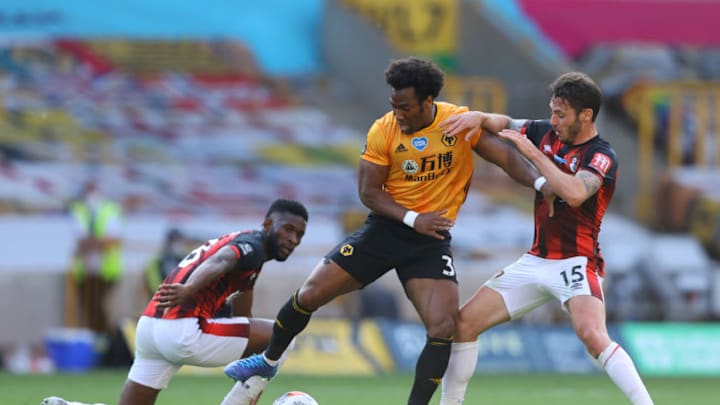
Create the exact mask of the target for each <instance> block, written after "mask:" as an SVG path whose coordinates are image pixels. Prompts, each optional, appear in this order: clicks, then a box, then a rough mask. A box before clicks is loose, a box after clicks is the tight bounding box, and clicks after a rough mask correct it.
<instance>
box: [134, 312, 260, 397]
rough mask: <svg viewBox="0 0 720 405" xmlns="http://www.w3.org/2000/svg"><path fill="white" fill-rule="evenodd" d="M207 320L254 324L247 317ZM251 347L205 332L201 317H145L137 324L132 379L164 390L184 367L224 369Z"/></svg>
mask: <svg viewBox="0 0 720 405" xmlns="http://www.w3.org/2000/svg"><path fill="white" fill-rule="evenodd" d="M207 321H208V322H211V323H214V322H218V323H220V322H221V323H223V324H245V325H247V324H249V323H250V321H249V320H248V318H244V317H234V318H223V319H222V320H215V319H208V320H207ZM247 344H248V338H247V337H238V336H218V335H212V334H208V333H204V332H203V331H202V330H201V329H200V321H199V319H198V318H181V319H160V318H151V317H147V316H143V317H140V320H138V323H137V330H136V334H135V360H134V361H133V364H132V367H130V372H129V373H128V379H129V380H132V381H134V382H136V383H138V384H142V385H145V386H148V387H151V388H155V389H164V388H166V387H167V385H168V383H169V382H170V379H171V378H172V377H173V376H174V375H175V373H177V371H178V370H179V369H180V367H181V366H183V365H193V366H201V367H219V366H224V365H225V364H227V363H229V362H230V361H233V360H235V359H239V358H241V357H242V355H243V353H244V352H245V348H246V347H247Z"/></svg>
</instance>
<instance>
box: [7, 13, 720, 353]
mask: <svg viewBox="0 0 720 405" xmlns="http://www.w3.org/2000/svg"><path fill="white" fill-rule="evenodd" d="M107 7H109V6H106V5H103V6H102V7H101V6H100V5H98V4H96V3H95V2H92V1H86V0H82V1H74V2H57V1H50V0H45V1H34V2H25V1H19V0H5V1H3V2H2V4H0V105H1V108H0V230H1V232H0V238H1V240H0V255H2V257H3V260H2V262H0V296H2V297H3V298H2V300H3V301H2V302H3V305H2V310H1V311H2V318H1V319H2V321H3V324H5V325H8V324H14V325H15V326H14V327H13V328H2V331H0V343H8V342H14V341H17V340H37V339H39V337H40V336H42V334H43V333H44V331H45V330H47V328H49V327H56V326H62V325H64V324H66V323H67V322H69V320H72V319H73V316H72V315H71V314H70V313H71V312H72V310H69V309H68V307H67V305H68V304H67V296H68V288H69V287H68V282H67V274H68V272H69V268H70V266H71V262H72V254H73V249H74V247H75V240H74V237H75V236H74V234H73V231H72V225H71V223H70V222H71V221H70V216H69V214H68V207H69V204H70V203H71V202H72V201H73V200H74V199H75V198H76V197H77V196H78V194H79V193H80V191H81V189H82V187H83V186H84V185H86V184H87V183H88V182H93V183H94V184H96V185H97V187H98V188H99V189H100V191H101V192H102V193H103V194H104V195H105V196H107V197H109V198H110V199H112V200H113V201H116V202H117V203H118V204H119V205H120V206H121V208H122V212H123V217H122V227H121V232H120V236H121V240H122V255H123V259H124V261H123V266H124V268H123V272H122V277H121V279H120V281H119V284H120V285H119V287H118V288H117V289H115V290H114V291H113V294H112V296H111V297H109V300H110V301H109V304H108V308H109V309H110V310H109V312H110V314H111V316H112V317H113V319H116V320H117V319H122V318H123V317H126V316H137V314H138V313H139V311H140V310H141V309H142V308H143V307H144V305H145V303H146V302H147V299H148V297H149V295H148V291H147V289H144V288H141V287H142V286H143V285H144V283H145V281H146V278H147V277H146V276H147V268H148V265H149V263H151V262H152V261H153V260H154V259H155V258H157V255H158V252H160V251H161V249H162V248H163V243H164V240H165V236H166V234H169V232H171V231H172V232H178V231H179V232H181V233H182V234H183V235H188V237H187V239H188V240H190V241H193V243H194V242H196V241H198V240H205V239H207V238H211V237H215V236H217V235H219V234H221V233H224V232H229V231H233V230H242V229H249V228H256V227H258V226H259V225H260V223H261V221H262V216H263V215H264V213H265V210H266V209H267V207H268V206H269V204H270V202H272V200H274V199H275V198H280V197H284V198H293V199H298V200H300V201H302V202H303V203H305V204H306V205H307V206H308V208H309V210H310V224H309V227H308V232H307V235H306V237H305V240H304V242H303V245H301V246H300V247H299V248H298V249H297V251H296V254H295V255H294V256H293V257H292V258H291V259H290V260H288V262H286V264H283V265H278V264H276V263H268V265H267V266H266V271H265V273H264V275H263V276H262V277H260V280H259V281H258V284H257V289H256V293H255V298H256V307H255V311H254V312H255V314H256V315H258V316H265V317H272V316H273V315H274V314H275V313H276V310H277V308H278V307H279V305H280V304H281V303H282V302H283V301H284V299H285V297H287V296H288V295H289V294H290V293H291V292H292V291H294V289H295V288H297V286H299V285H300V282H301V281H302V280H303V279H304V277H305V276H306V275H307V274H308V273H309V271H310V270H311V268H312V266H313V265H314V264H315V263H316V262H317V261H318V260H319V259H320V258H321V256H322V255H323V254H324V253H326V251H327V250H328V249H330V248H331V247H332V246H333V245H334V244H335V243H337V242H338V241H339V240H340V239H341V238H342V236H343V235H344V234H346V233H347V232H349V231H352V230H353V229H355V228H356V227H357V226H358V225H359V223H360V222H359V221H361V220H362V218H364V215H365V214H366V211H365V209H364V207H363V206H362V205H361V204H360V202H359V200H358V198H357V194H356V175H355V171H356V165H357V161H358V158H359V153H360V151H361V149H362V146H363V143H364V136H365V133H366V131H367V129H368V128H369V126H370V125H371V123H372V122H373V120H374V119H375V118H377V117H379V116H381V115H382V114H384V113H385V112H386V111H388V109H389V104H388V89H387V86H386V84H385V82H384V76H383V70H384V68H385V67H386V65H387V63H388V62H389V61H390V60H391V59H393V58H396V57H402V56H406V55H420V56H425V57H429V58H432V59H433V60H435V61H436V62H437V63H439V64H440V65H441V66H442V67H443V68H444V69H445V71H446V72H447V74H448V75H447V78H446V87H445V89H444V91H443V93H442V94H441V97H440V98H441V99H444V100H448V101H451V102H455V103H458V104H463V105H467V106H469V107H471V108H473V109H482V110H489V111H494V112H502V113H507V114H510V115H512V116H513V117H516V118H524V117H531V118H544V117H548V116H549V112H548V96H549V95H548V91H547V85H548V83H549V82H550V81H551V80H552V79H553V78H554V77H555V76H557V75H558V74H559V73H562V72H565V71H569V70H581V71H584V72H586V73H588V74H590V75H591V76H592V77H593V78H595V79H596V80H597V82H598V83H599V84H600V86H601V87H602V89H603V91H604V94H605V104H604V110H603V111H602V113H601V114H600V118H599V128H600V133H601V135H602V136H603V137H605V138H606V139H608V140H609V141H610V142H611V143H612V145H613V146H614V148H615V149H616V151H617V153H618V156H619V159H620V166H621V169H620V180H619V184H618V189H617V192H616V196H615V199H614V202H613V204H612V205H611V207H610V210H611V212H610V213H609V214H608V215H607V216H606V220H605V222H604V224H603V231H602V234H601V244H602V248H603V254H604V256H605V258H606V263H607V274H608V276H607V280H606V295H607V305H608V317H609V319H610V320H611V321H627V320H641V321H642V320H655V321H665V320H668V321H708V320H717V319H718V318H720V265H719V264H718V260H720V194H718V191H717V190H720V171H718V164H720V138H719V137H720V134H719V132H720V131H719V128H720V85H719V84H718V83H720V81H719V80H720V28H717V25H716V24H715V23H714V21H713V18H714V16H717V15H720V1H709V0H703V1H700V0H697V1H695V0H684V1H681V0H657V1H653V0H626V1H622V2H619V1H613V0H588V1H577V0H542V1H539V0H533V1H530V0H513V1H509V0H494V1H493V0H484V1H483V0H464V1H461V0H413V1H410V0H304V1H292V0H266V1H264V2H250V3H248V2H225V1H219V0H208V1H204V2H182V3H177V2H171V1H169V0H158V1H153V2H144V1H139V0H133V1H125V2H124V3H123V5H122V6H121V5H115V6H112V7H110V8H107ZM531 198H532V192H531V191H530V190H527V189H522V188H519V187H517V186H516V185H514V184H513V183H512V181H511V180H509V179H508V178H507V176H506V175H505V174H504V173H502V172H500V171H498V170H497V169H496V168H494V167H492V166H490V165H488V164H487V163H484V162H481V161H479V160H478V161H477V164H476V171H475V180H474V182H473V186H472V190H471V193H470V198H469V201H468V202H467V203H466V205H465V207H464V208H463V210H462V212H461V215H460V217H459V220H458V222H457V225H456V229H455V231H454V244H455V248H456V256H457V258H456V260H457V262H458V265H457V268H458V271H459V279H460V283H461V293H462V297H461V298H462V299H466V298H468V297H469V294H471V293H472V291H474V290H475V289H476V288H477V287H478V286H479V285H480V284H481V283H482V282H484V280H485V279H487V278H488V277H489V276H490V275H491V274H493V273H494V272H495V271H497V270H499V269H500V268H501V267H502V266H503V265H506V264H508V263H510V262H511V261H512V260H513V259H514V258H515V257H516V256H518V255H519V254H521V253H523V252H524V251H526V250H527V249H528V248H529V247H530V243H531V241H532V232H533V225H532V216H531ZM191 245H192V244H188V245H187V246H186V248H188V249H191V248H192V246H191ZM188 246H189V247H188ZM393 277H394V276H392V275H389V276H386V277H383V278H382V279H381V280H380V282H379V283H378V288H380V289H385V290H386V291H388V292H389V293H390V294H391V296H392V295H396V296H398V297H399V294H402V290H401V287H400V286H399V285H398V284H399V283H397V282H396V280H395V279H394V278H393ZM16 302H19V303H22V304H21V305H19V306H18V307H14V306H13V304H14V303H16ZM397 305H399V309H398V312H399V313H398V316H399V317H401V318H410V319H412V316H413V315H412V313H413V311H412V309H411V308H406V307H405V305H409V304H407V303H405V300H404V299H402V298H401V297H400V298H399V299H398V300H397ZM358 308H360V309H358ZM358 311H362V300H360V301H358V300H355V299H353V297H349V298H348V299H346V300H340V301H339V302H338V303H337V304H333V305H330V306H328V307H327V308H323V309H322V310H321V312H322V313H323V314H325V315H327V316H347V315H353V314H355V315H356V314H358ZM558 319H562V315H559V311H558V309H557V308H554V307H553V308H549V309H548V310H547V311H540V312H538V314H537V315H535V316H532V317H529V318H528V321H529V322H534V321H536V322H554V321H557V320H558Z"/></svg>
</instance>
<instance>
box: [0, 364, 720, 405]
mask: <svg viewBox="0 0 720 405" xmlns="http://www.w3.org/2000/svg"><path fill="white" fill-rule="evenodd" d="M125 377H126V371H125V370H99V371H93V372H92V373H85V374H54V375H45V376H36V375H11V374H7V373H0V405H39V404H40V401H41V400H42V399H43V398H44V397H46V396H51V395H57V396H61V397H64V398H65V399H68V400H76V401H84V402H105V403H107V404H115V403H116V402H117V399H118V397H119V393H120V389H121V387H122V384H123V383H124V381H125ZM645 380H646V382H647V385H648V387H649V389H650V392H651V394H652V396H653V399H654V400H655V404H656V405H663V404H683V405H707V404H711V403H716V402H715V401H717V400H718V388H717V381H718V380H717V378H699V377H692V378H691V377H687V378H657V377H653V378H650V377H647V378H645ZM411 382H412V376H410V375H407V374H398V375H384V376H375V377H338V376H326V377H308V376H295V375H282V374H281V375H278V376H277V377H276V378H275V379H274V380H273V381H272V382H271V383H270V384H269V385H268V388H267V389H266V391H265V393H264V394H263V396H262V397H261V399H260V405H270V404H271V403H272V401H273V400H274V399H275V398H277V397H278V396H280V394H282V393H283V392H286V391H291V390H301V391H305V392H308V393H309V394H310V395H312V396H313V397H314V398H315V399H316V400H317V401H318V402H319V403H320V404H321V405H341V404H342V405H354V404H357V405H366V404H403V403H405V401H406V398H407V393H408V391H409V388H410V385H411ZM230 387H231V381H230V380H229V379H228V378H226V377H225V376H223V375H203V376H189V375H178V376H176V377H175V378H174V379H173V380H172V381H171V383H170V386H169V387H168V389H167V390H164V391H163V392H161V393H160V396H159V397H158V401H157V404H158V405H211V404H219V403H220V401H221V400H222V398H223V397H224V396H225V393H226V392H227V391H228V390H229V389H230ZM438 402H439V392H438V393H436V394H435V397H434V398H433V401H432V402H431V404H437V403H438ZM465 403H466V404H468V405H471V404H493V405H517V404H524V403H535V404H548V405H550V404H552V405H577V404H583V405H601V404H602V405H610V404H627V403H628V402H627V400H626V399H625V398H624V397H623V396H622V394H621V393H620V391H619V390H618V389H617V388H616V387H615V386H614V385H613V384H612V382H611V381H610V379H609V378H608V377H607V376H605V375H604V374H597V375H590V376H578V375H546V374H521V375H515V374H513V375H494V374H493V375H477V376H475V378H473V380H472V382H471V385H470V388H469V390H468V393H467V399H466V401H465Z"/></svg>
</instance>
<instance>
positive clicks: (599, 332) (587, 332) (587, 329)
mask: <svg viewBox="0 0 720 405" xmlns="http://www.w3.org/2000/svg"><path fill="white" fill-rule="evenodd" d="M577 336H578V338H580V340H581V341H582V342H583V344H585V348H586V349H587V351H588V352H589V353H590V354H591V355H593V356H594V357H597V356H598V355H599V354H600V353H601V352H602V351H603V349H605V347H606V346H607V344H608V342H609V341H610V338H609V337H608V336H607V333H605V331H604V330H603V329H602V328H597V327H593V326H590V325H588V326H581V327H579V328H578V329H577Z"/></svg>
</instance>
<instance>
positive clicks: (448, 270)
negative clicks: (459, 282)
mask: <svg viewBox="0 0 720 405" xmlns="http://www.w3.org/2000/svg"><path fill="white" fill-rule="evenodd" d="M442 259H443V260H445V269H443V272H442V274H443V275H444V276H448V277H454V276H455V266H453V262H452V257H450V256H448V255H442Z"/></svg>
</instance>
